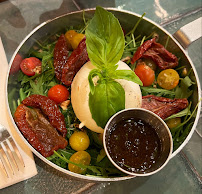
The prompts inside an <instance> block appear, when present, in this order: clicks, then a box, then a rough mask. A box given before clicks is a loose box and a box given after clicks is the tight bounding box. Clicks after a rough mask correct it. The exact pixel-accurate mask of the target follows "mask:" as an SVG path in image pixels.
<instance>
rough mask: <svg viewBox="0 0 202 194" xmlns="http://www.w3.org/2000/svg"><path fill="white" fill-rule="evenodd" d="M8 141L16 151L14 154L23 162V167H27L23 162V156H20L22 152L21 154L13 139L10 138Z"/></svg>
mask: <svg viewBox="0 0 202 194" xmlns="http://www.w3.org/2000/svg"><path fill="white" fill-rule="evenodd" d="M8 141H9V143H10V144H11V146H12V148H13V150H14V152H13V154H14V155H16V156H17V157H18V158H19V160H20V161H21V163H22V165H23V166H24V167H25V163H24V161H23V158H22V156H21V154H20V152H19V150H18V148H17V146H16V144H15V142H14V140H13V139H12V137H9V138H8Z"/></svg>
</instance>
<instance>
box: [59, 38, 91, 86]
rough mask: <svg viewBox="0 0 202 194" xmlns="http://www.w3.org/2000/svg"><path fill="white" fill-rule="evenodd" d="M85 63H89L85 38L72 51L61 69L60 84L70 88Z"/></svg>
mask: <svg viewBox="0 0 202 194" xmlns="http://www.w3.org/2000/svg"><path fill="white" fill-rule="evenodd" d="M87 61H89V58H88V53H87V48H86V38H84V39H83V40H82V41H81V42H80V43H79V45H78V47H77V48H76V49H74V51H73V52H72V54H71V55H70V57H69V58H68V60H67V63H66V65H65V66H64V68H63V71H62V79H61V81H62V83H63V84H65V85H66V86H70V85H71V83H72V80H73V78H74V76H75V75H76V73H77V72H78V71H79V69H80V68H81V67H82V66H83V65H84V64H85V63H86V62H87Z"/></svg>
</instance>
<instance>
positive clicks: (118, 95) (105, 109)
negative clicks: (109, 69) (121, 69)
mask: <svg viewBox="0 0 202 194" xmlns="http://www.w3.org/2000/svg"><path fill="white" fill-rule="evenodd" d="M89 106H90V111H91V113H92V117H93V119H94V120H95V121H96V123H97V125H98V126H100V127H102V128H104V126H105V124H106V123H107V121H108V119H109V118H110V117H111V116H112V115H114V114H115V113H116V112H118V111H120V110H122V109H124V108H125V91H124V89H123V88H122V86H121V85H120V84H119V83H118V82H116V81H113V80H111V81H102V82H101V83H99V84H98V85H97V86H96V87H95V91H94V94H91V93H90V94H89Z"/></svg>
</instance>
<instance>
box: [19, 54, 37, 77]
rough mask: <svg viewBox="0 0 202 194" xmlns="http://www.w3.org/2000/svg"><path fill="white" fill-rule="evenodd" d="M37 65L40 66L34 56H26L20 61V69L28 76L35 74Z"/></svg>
mask: <svg viewBox="0 0 202 194" xmlns="http://www.w3.org/2000/svg"><path fill="white" fill-rule="evenodd" d="M38 67H41V61H40V60H39V59H37V58H36V57H30V58H26V59H24V60H23V61H22V62H21V63H20V69H21V70H22V72H23V73H24V74H25V75H28V76H33V75H35V73H36V72H37V68H38Z"/></svg>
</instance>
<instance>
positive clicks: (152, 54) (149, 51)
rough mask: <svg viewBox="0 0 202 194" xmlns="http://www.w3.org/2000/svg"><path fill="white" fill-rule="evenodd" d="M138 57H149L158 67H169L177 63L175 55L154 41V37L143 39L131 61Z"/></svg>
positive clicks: (133, 61)
mask: <svg viewBox="0 0 202 194" xmlns="http://www.w3.org/2000/svg"><path fill="white" fill-rule="evenodd" d="M140 58H146V59H151V60H152V61H154V62H155V64H156V65H157V66H158V67H159V68H160V69H171V68H174V67H176V66H177V65H178V59H177V57H176V56H175V55H174V54H172V53H170V52H169V51H167V50H166V49H165V47H164V46H163V45H161V44H159V43H156V41H155V38H153V39H151V40H147V41H145V42H144V43H143V44H142V45H141V46H140V47H139V48H138V49H137V51H136V52H135V54H134V56H133V58H132V60H131V63H132V64H133V63H135V61H137V60H138V59H140Z"/></svg>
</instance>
